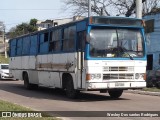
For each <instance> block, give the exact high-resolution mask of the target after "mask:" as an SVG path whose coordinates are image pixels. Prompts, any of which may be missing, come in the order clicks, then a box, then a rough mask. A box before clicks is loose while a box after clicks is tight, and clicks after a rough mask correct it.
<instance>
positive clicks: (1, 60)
mask: <svg viewBox="0 0 160 120" xmlns="http://www.w3.org/2000/svg"><path fill="white" fill-rule="evenodd" d="M0 63H9V58H5V56H4V55H0Z"/></svg>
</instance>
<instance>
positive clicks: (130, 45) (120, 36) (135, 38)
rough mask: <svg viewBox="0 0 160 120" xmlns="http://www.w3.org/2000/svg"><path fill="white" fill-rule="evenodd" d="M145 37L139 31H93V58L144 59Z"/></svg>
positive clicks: (91, 36)
mask: <svg viewBox="0 0 160 120" xmlns="http://www.w3.org/2000/svg"><path fill="white" fill-rule="evenodd" d="M143 43H144V42H143V37H142V34H141V32H140V30H138V29H92V30H91V32H90V56H91V57H103V58H104V57H107V58H108V57H122V58H128V57H130V58H131V57H132V58H134V57H143V54H144V52H143V51H144V48H143Z"/></svg>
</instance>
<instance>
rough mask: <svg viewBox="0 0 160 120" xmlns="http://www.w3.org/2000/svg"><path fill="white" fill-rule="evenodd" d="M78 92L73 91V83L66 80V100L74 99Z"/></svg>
mask: <svg viewBox="0 0 160 120" xmlns="http://www.w3.org/2000/svg"><path fill="white" fill-rule="evenodd" d="M78 93H79V92H78V91H77V90H75V89H74V85H73V81H72V80H71V79H68V81H67V83H66V95H67V97H68V98H71V99H74V98H76V97H77V95H78Z"/></svg>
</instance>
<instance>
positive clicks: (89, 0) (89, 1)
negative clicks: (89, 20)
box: [88, 0, 91, 17]
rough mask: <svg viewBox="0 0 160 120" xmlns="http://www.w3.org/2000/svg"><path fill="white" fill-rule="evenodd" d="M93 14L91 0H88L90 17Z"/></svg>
mask: <svg viewBox="0 0 160 120" xmlns="http://www.w3.org/2000/svg"><path fill="white" fill-rule="evenodd" d="M90 16H91V0H88V17H90Z"/></svg>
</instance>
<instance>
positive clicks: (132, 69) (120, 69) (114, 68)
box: [103, 67, 134, 72]
mask: <svg viewBox="0 0 160 120" xmlns="http://www.w3.org/2000/svg"><path fill="white" fill-rule="evenodd" d="M103 71H104V72H107V71H134V67H103Z"/></svg>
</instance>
